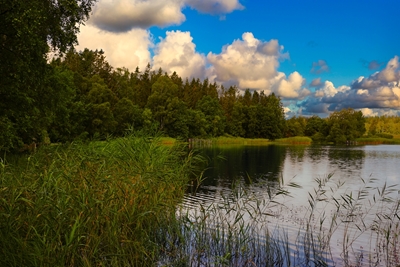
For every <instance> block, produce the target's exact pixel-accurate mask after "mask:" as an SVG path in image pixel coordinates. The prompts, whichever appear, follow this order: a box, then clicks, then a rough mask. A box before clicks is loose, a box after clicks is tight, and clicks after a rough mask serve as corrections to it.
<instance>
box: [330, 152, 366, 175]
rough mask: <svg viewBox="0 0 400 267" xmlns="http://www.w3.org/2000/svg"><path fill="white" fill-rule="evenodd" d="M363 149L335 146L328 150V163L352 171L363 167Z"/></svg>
mask: <svg viewBox="0 0 400 267" xmlns="http://www.w3.org/2000/svg"><path fill="white" fill-rule="evenodd" d="M364 158H365V151H364V148H363V147H335V146H332V147H330V148H329V150H328V159H329V161H330V164H331V165H333V166H337V168H339V169H341V170H344V171H348V172H352V171H354V170H361V169H362V168H363V164H364Z"/></svg>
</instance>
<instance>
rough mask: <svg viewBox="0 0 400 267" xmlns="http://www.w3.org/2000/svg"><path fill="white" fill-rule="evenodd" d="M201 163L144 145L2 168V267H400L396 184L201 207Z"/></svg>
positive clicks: (100, 145)
mask: <svg viewBox="0 0 400 267" xmlns="http://www.w3.org/2000/svg"><path fill="white" fill-rule="evenodd" d="M201 161H202V158H201V157H199V156H197V155H195V154H193V153H192V152H187V147H184V146H183V145H181V146H180V145H177V146H165V145H160V141H159V139H158V138H149V137H145V136H137V135H130V136H127V137H125V138H121V139H116V140H111V141H108V142H93V143H90V144H78V143H75V144H71V145H68V146H56V147H48V148H46V147H44V148H42V149H40V150H39V151H38V152H37V153H36V154H35V155H29V156H26V157H19V158H15V159H11V158H9V159H2V160H1V161H0V194H1V195H0V248H1V249H0V266H395V267H397V266H400V258H399V255H400V246H399V242H400V217H399V214H400V201H399V197H398V195H399V194H398V192H399V190H398V188H397V186H395V185H386V184H385V185H384V186H382V187H377V186H374V182H375V180H374V179H373V178H371V179H368V180H363V179H361V180H360V188H359V190H357V191H354V192H347V191H346V192H345V193H341V194H338V192H339V189H340V188H343V187H345V183H344V182H341V181H336V182H334V181H333V179H332V177H333V175H327V176H325V177H322V178H316V179H315V187H314V189H313V190H311V191H310V192H309V194H308V196H304V197H307V198H308V203H309V205H308V206H306V207H293V206H288V205H287V203H288V202H287V200H288V199H289V198H291V194H290V193H289V191H292V190H296V188H298V187H299V186H298V185H297V184H295V183H290V182H287V183H286V182H284V181H283V178H282V179H280V180H279V181H278V182H262V183H258V184H253V185H250V186H248V185H245V184H243V183H242V182H238V183H237V184H236V185H235V186H234V187H233V188H232V190H221V189H216V190H215V194H216V195H217V196H218V197H217V198H212V201H206V200H204V199H201V198H198V199H197V200H196V193H194V194H186V195H185V192H187V191H188V190H187V184H188V182H189V181H190V179H191V177H200V178H201V174H199V173H198V172H197V171H198V169H197V166H198V163H199V162H201ZM200 178H199V179H200ZM289 221H290V222H292V223H293V224H290V225H289V224H288V223H287V222H289ZM359 240H362V241H361V242H362V246H360V245H359V244H360V241H359Z"/></svg>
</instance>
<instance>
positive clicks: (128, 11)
mask: <svg viewBox="0 0 400 267" xmlns="http://www.w3.org/2000/svg"><path fill="white" fill-rule="evenodd" d="M183 6H184V2H183V1H180V0H152V1H143V0H100V1H99V2H98V3H97V4H96V5H95V6H94V8H93V14H92V16H91V18H90V20H89V23H91V24H92V25H95V26H96V27H98V28H100V29H102V30H104V31H111V32H127V31H130V30H131V29H133V28H142V29H146V28H148V27H150V26H154V25H156V26H159V27H165V26H168V25H172V24H177V25H179V24H181V23H182V22H183V21H185V19H186V17H185V15H184V14H183V13H182V8H183Z"/></svg>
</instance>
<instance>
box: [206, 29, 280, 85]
mask: <svg viewBox="0 0 400 267" xmlns="http://www.w3.org/2000/svg"><path fill="white" fill-rule="evenodd" d="M282 51H283V46H281V45H279V43H278V41H277V40H271V41H269V42H263V41H260V40H258V39H256V38H254V35H253V34H252V33H250V32H246V33H243V35H242V39H241V40H235V41H233V43H232V44H230V45H226V46H224V47H223V48H222V51H221V53H220V54H214V53H212V52H210V53H208V55H207V60H208V62H209V63H210V64H211V65H212V67H211V69H212V73H213V77H214V79H215V80H216V81H217V82H219V83H222V84H236V85H238V86H239V88H242V89H246V88H250V89H256V90H266V93H270V92H271V86H272V83H273V82H276V81H277V80H279V79H280V78H281V76H282V75H280V76H279V73H278V72H277V68H278V67H279V61H280V60H281V59H285V58H287V57H288V54H286V53H282Z"/></svg>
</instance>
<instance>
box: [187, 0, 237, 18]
mask: <svg viewBox="0 0 400 267" xmlns="http://www.w3.org/2000/svg"><path fill="white" fill-rule="evenodd" d="M185 2H186V3H187V4H188V5H189V6H191V7H192V8H194V9H196V10H198V11H200V12H202V13H208V14H214V15H219V14H226V13H230V12H232V11H234V10H242V9H243V8H244V7H243V6H242V5H241V4H240V3H239V1H238V0H186V1H185Z"/></svg>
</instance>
